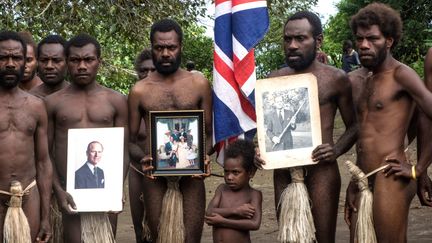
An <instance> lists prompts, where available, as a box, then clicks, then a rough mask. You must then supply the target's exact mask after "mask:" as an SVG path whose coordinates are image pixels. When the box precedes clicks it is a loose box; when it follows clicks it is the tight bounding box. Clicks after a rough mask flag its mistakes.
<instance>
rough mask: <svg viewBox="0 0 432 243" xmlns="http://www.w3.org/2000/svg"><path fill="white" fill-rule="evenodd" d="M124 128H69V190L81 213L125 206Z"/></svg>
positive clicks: (114, 209) (104, 210)
mask: <svg viewBox="0 0 432 243" xmlns="http://www.w3.org/2000/svg"><path fill="white" fill-rule="evenodd" d="M123 146H124V128H123V127H110V128H77V129H69V130H68V144H67V179H66V191H67V192H68V193H70V194H71V195H72V197H73V199H74V201H75V204H76V206H77V210H76V211H78V212H108V211H121V210H122V208H123V204H122V196H123Z"/></svg>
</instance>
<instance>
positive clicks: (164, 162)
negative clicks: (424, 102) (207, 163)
mask: <svg viewBox="0 0 432 243" xmlns="http://www.w3.org/2000/svg"><path fill="white" fill-rule="evenodd" d="M149 119H150V121H149V124H150V147H151V156H152V158H153V161H152V165H153V167H154V169H153V172H152V173H153V175H154V176H187V175H201V174H204V173H205V168H204V159H205V156H204V154H205V133H204V130H205V127H204V126H205V124H204V111H203V110H183V111H150V116H149Z"/></svg>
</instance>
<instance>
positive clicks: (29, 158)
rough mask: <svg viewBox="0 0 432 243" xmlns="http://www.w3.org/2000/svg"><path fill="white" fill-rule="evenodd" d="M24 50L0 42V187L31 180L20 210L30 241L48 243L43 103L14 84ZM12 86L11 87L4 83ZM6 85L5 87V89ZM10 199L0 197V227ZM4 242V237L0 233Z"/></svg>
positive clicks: (48, 188) (16, 44)
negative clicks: (33, 185)
mask: <svg viewBox="0 0 432 243" xmlns="http://www.w3.org/2000/svg"><path fill="white" fill-rule="evenodd" d="M23 52H24V48H23V46H22V45H21V43H20V42H18V41H15V40H6V41H1V42H0V71H1V72H2V73H3V72H9V74H6V75H3V74H2V77H0V82H1V85H0V104H1V105H0V113H1V114H2V115H1V116H0V137H1V139H0V164H1V169H0V188H1V190H4V191H9V188H10V185H11V182H12V181H13V180H17V181H19V182H20V183H21V186H22V188H23V189H24V188H26V187H27V186H28V185H29V184H30V183H31V182H32V181H33V180H36V182H37V186H35V187H33V188H32V189H30V190H29V194H28V195H25V196H24V197H23V203H22V209H23V211H24V213H25V215H26V217H27V219H28V222H29V226H30V231H31V232H30V233H31V239H32V242H48V240H49V238H50V237H51V226H50V222H49V203H50V200H51V186H52V165H51V161H50V158H49V153H48V138H47V127H48V119H47V115H46V109H45V106H44V104H43V101H41V100H40V99H38V98H36V97H34V96H32V95H30V94H28V93H26V92H24V91H22V90H21V89H19V88H18V87H17V86H16V85H17V84H18V82H19V77H18V73H20V72H22V71H23V70H24V63H25V60H24V56H25V55H24V53H23ZM8 83H9V84H10V83H15V84H14V85H13V86H8V85H7V84H8ZM5 85H6V86H5ZM9 199H10V196H8V195H3V194H0V202H1V203H0V212H1V213H0V227H1V229H3V227H4V225H3V224H4V218H5V215H6V210H7V206H6V203H7V202H8V201H9ZM0 241H3V234H0Z"/></svg>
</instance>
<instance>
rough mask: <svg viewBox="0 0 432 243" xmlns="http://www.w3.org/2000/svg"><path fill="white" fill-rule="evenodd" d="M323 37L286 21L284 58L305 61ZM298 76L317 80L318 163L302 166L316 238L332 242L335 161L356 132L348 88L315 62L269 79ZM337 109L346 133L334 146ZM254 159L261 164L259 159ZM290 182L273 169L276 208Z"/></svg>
mask: <svg viewBox="0 0 432 243" xmlns="http://www.w3.org/2000/svg"><path fill="white" fill-rule="evenodd" d="M322 38H323V37H322V35H318V36H316V37H315V38H314V37H313V35H312V26H311V25H310V23H309V22H308V21H307V19H300V20H292V21H289V22H288V23H287V25H286V26H285V30H284V49H285V55H286V56H287V58H288V59H289V60H292V61H296V60H300V59H302V58H303V59H304V58H305V56H306V53H311V52H316V50H317V49H318V48H319V47H320V45H321V42H322ZM299 54H300V56H299ZM301 73H312V74H314V75H315V76H316V77H317V81H318V99H319V105H320V117H321V134H322V142H323V144H321V145H319V146H317V147H316V148H315V149H314V150H313V151H312V160H313V161H315V162H317V164H316V165H312V166H306V167H305V168H306V170H307V176H306V177H305V184H306V186H307V189H308V192H309V196H310V198H311V201H312V215H313V217H314V222H315V228H316V239H317V241H318V242H334V241H335V232H336V218H337V208H338V200H339V193H340V185H341V181H340V174H339V168H338V165H337V163H336V158H337V157H339V156H340V155H342V154H343V153H345V152H346V151H348V150H349V149H350V148H351V147H352V145H353V144H354V143H355V140H356V132H357V126H356V122H355V116H354V111H353V104H352V97H351V85H350V83H349V80H348V78H347V76H346V75H345V73H344V72H343V71H341V70H339V69H335V68H333V67H331V66H328V65H325V64H322V63H320V62H318V61H317V60H315V59H313V61H311V63H310V65H308V66H307V67H305V68H304V69H301V70H295V69H293V68H290V67H286V68H282V69H280V70H277V71H274V72H272V73H271V74H270V77H278V76H285V75H293V74H301ZM338 109H339V112H340V114H341V116H342V120H343V122H344V124H345V127H346V130H345V132H344V133H343V134H342V135H341V136H340V137H339V139H338V140H337V142H336V143H334V141H333V126H334V119H335V115H336V111H337V110H338ZM258 156H259V154H258ZM256 160H257V161H258V162H260V159H259V158H256ZM261 162H262V161H261ZM289 183H291V177H290V173H289V171H288V170H286V169H276V170H275V171H274V187H275V204H276V208H277V204H278V202H279V200H280V196H281V193H282V191H283V190H284V189H285V188H286V187H287V185H288V184H289Z"/></svg>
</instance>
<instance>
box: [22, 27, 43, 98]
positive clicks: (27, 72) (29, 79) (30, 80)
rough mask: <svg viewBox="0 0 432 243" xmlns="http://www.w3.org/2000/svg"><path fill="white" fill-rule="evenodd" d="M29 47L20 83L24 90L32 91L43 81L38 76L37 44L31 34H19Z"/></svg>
mask: <svg viewBox="0 0 432 243" xmlns="http://www.w3.org/2000/svg"><path fill="white" fill-rule="evenodd" d="M18 34H19V35H20V36H21V38H22V39H23V40H24V43H25V44H26V47H27V53H26V64H25V69H24V76H23V78H22V80H21V82H20V83H19V85H18V86H19V87H20V88H21V89H22V90H25V91H29V90H30V89H32V88H34V87H36V86H38V85H40V84H42V80H41V79H40V78H39V77H38V76H37V75H36V70H37V50H36V43H35V42H34V40H33V37H32V36H31V34H30V32H27V31H22V32H18Z"/></svg>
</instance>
